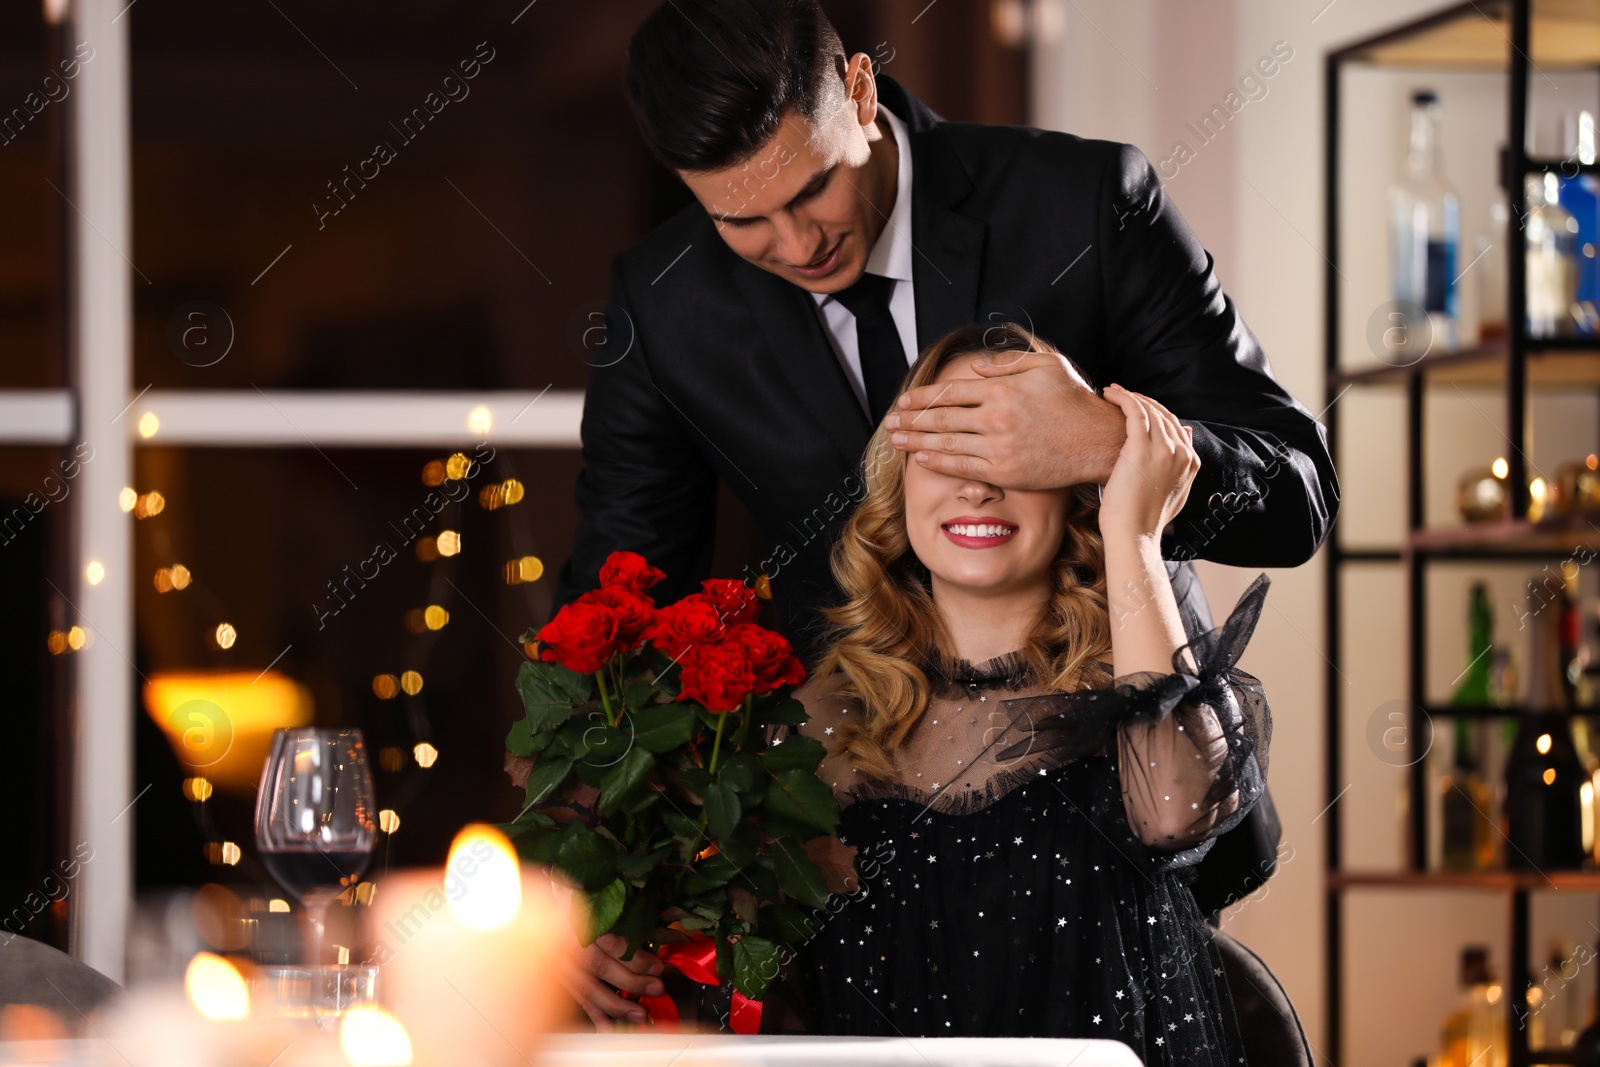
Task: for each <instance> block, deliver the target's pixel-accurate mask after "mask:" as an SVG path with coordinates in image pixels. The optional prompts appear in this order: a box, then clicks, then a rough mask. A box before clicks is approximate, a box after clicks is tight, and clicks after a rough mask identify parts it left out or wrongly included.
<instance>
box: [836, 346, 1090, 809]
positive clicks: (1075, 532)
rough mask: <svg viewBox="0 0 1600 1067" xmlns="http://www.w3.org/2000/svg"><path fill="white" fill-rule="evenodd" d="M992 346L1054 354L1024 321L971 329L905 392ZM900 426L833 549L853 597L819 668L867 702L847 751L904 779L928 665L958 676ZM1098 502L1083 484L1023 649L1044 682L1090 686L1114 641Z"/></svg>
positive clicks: (848, 735) (879, 443)
mask: <svg viewBox="0 0 1600 1067" xmlns="http://www.w3.org/2000/svg"><path fill="white" fill-rule="evenodd" d="M982 352H1018V353H1027V352H1052V353H1054V352H1055V349H1054V348H1053V347H1051V346H1050V345H1049V344H1048V343H1046V342H1045V341H1043V340H1041V339H1040V338H1039V337H1037V336H1035V335H1034V334H1033V333H1032V332H1031V331H1029V330H1027V329H1024V328H1023V327H1021V326H1018V325H1016V324H1015V323H1010V322H1008V323H1004V324H1001V325H998V326H983V325H975V326H965V327H962V328H960V329H957V330H955V331H954V332H952V333H950V334H949V335H947V336H945V337H944V338H942V339H941V340H939V341H937V342H935V343H934V344H932V345H930V346H929V347H928V348H927V349H926V350H925V351H924V352H923V353H922V355H921V357H920V358H919V359H918V360H917V362H916V363H915V365H913V366H912V368H911V371H910V373H909V374H908V375H907V376H906V380H905V382H904V383H903V384H902V386H901V391H902V392H904V391H905V390H908V389H913V388H916V387H917V386H922V385H927V384H929V383H931V382H933V381H934V379H936V378H937V377H938V376H939V372H940V371H941V370H943V369H944V368H945V367H946V366H947V365H949V364H950V363H951V362H953V361H954V360H956V359H958V358H960V357H962V356H969V355H975V354H979V353H982ZM1069 362H1070V360H1069ZM1073 368H1074V370H1078V368H1077V366H1076V364H1073ZM1078 373H1079V375H1080V377H1082V376H1083V375H1082V372H1081V370H1078ZM1084 380H1085V381H1087V380H1088V379H1087V378H1086V377H1085V378H1084ZM889 433H890V431H888V430H886V429H885V428H884V427H883V426H882V425H881V424H880V425H879V427H878V429H877V431H876V432H875V433H874V434H873V435H872V439H871V441H870V442H869V443H868V445H867V453H866V462H865V463H864V465H863V466H864V472H863V473H864V476H865V483H866V495H865V497H863V499H862V501H861V503H860V504H859V505H858V506H857V507H856V510H855V512H854V513H853V514H852V515H851V516H850V518H849V520H847V521H846V523H845V525H844V528H843V531H842V533H841V535H840V537H839V540H838V542H837V543H836V544H835V545H834V547H833V557H832V563H833V573H834V577H835V578H836V579H837V581H838V583H839V587H840V589H841V590H842V592H843V593H844V600H843V601H842V602H841V603H839V604H838V605H837V606H835V607H831V608H827V609H825V610H824V615H825V616H826V617H827V619H828V620H829V622H830V624H831V625H830V628H829V631H828V634H827V641H826V649H827V650H826V652H824V654H823V656H822V659H821V662H820V663H819V664H818V666H817V670H816V671H815V672H814V673H815V674H816V675H817V676H818V677H819V678H826V677H829V676H830V675H832V674H833V673H834V672H835V671H839V672H842V674H843V680H842V682H841V684H840V688H839V690H838V693H839V695H840V696H844V697H854V698H856V699H857V700H858V701H859V703H860V704H861V707H862V711H863V713H864V720H862V721H857V722H851V723H849V724H847V725H846V726H845V727H844V728H843V729H842V730H841V733H840V737H839V740H838V742H837V748H836V750H843V751H845V752H846V753H848V756H849V759H850V762H851V764H852V765H853V766H854V767H855V768H856V770H857V771H858V772H859V773H861V774H864V775H867V776H868V777H872V778H878V779H885V778H889V777H892V776H893V774H894V763H893V753H894V751H895V749H896V748H897V747H898V746H899V745H900V743H901V741H902V740H903V739H904V738H905V736H906V734H907V733H908V732H909V731H910V730H911V728H912V726H914V725H915V724H916V722H917V720H918V719H919V718H920V717H921V715H922V713H923V711H924V710H925V709H926V708H927V706H928V698H929V696H930V694H931V692H932V688H933V687H932V684H931V683H930V681H929V679H928V672H929V671H930V670H931V671H934V672H936V674H938V675H941V676H942V677H943V678H946V679H948V678H950V677H951V676H952V671H953V669H954V666H955V663H954V658H953V656H952V655H951V654H950V641H949V635H948V634H947V633H946V631H945V627H944V623H943V620H942V618H941V617H940V615H939V612H938V610H937V609H936V607H935V605H934V602H933V594H932V591H931V587H930V579H929V574H928V570H927V568H926V567H925V566H924V565H923V564H922V561H921V560H919V559H918V558H917V556H916V554H915V553H914V552H913V551H912V549H911V541H910V539H909V537H908V536H907V533H906V521H905V518H906V513H905V465H906V463H907V462H908V461H909V457H908V453H904V452H900V451H898V450H896V449H895V448H894V447H893V446H892V445H891V444H890V443H889ZM1099 503H1100V501H1099V494H1098V492H1097V491H1096V487H1095V486H1094V485H1093V484H1084V485H1079V486H1076V487H1074V489H1073V491H1072V493H1071V496H1070V500H1069V504H1068V509H1069V510H1068V514H1067V521H1066V536H1065V537H1064V538H1063V539H1062V542H1061V549H1060V551H1059V552H1058V553H1057V554H1056V558H1055V564H1054V567H1053V568H1052V572H1051V573H1052V578H1053V581H1054V586H1055V591H1054V595H1053V596H1051V598H1050V600H1049V602H1048V603H1047V605H1046V606H1045V609H1044V610H1043V611H1042V612H1041V613H1040V615H1039V618H1038V620H1037V621H1036V622H1035V623H1034V626H1033V629H1032V631H1031V632H1030V633H1029V635H1028V639H1027V643H1026V645H1025V646H1024V648H1023V649H1022V650H1021V651H1023V652H1024V653H1025V654H1026V657H1027V662H1028V666H1029V667H1030V668H1031V669H1032V671H1033V674H1034V677H1036V678H1043V679H1047V680H1048V686H1049V688H1051V689H1054V690H1072V689H1076V688H1079V687H1080V685H1081V684H1082V683H1083V680H1084V678H1085V675H1086V674H1087V673H1092V672H1093V671H1094V670H1096V669H1095V668H1093V667H1092V661H1093V660H1095V659H1096V658H1099V657H1104V656H1105V655H1106V653H1107V652H1108V651H1109V650H1110V648H1111V622H1110V611H1109V607H1108V603H1107V599H1106V584H1105V553H1104V546H1103V543H1102V542H1101V539H1100V530H1099V525H1098V523H1097V521H1096V517H1095V516H1096V511H1097V509H1098V508H1099Z"/></svg>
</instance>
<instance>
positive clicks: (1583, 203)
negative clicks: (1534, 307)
mask: <svg viewBox="0 0 1600 1067" xmlns="http://www.w3.org/2000/svg"><path fill="white" fill-rule="evenodd" d="M1561 151H1562V152H1563V158H1562V166H1561V178H1560V182H1561V191H1560V194H1559V200H1560V202H1561V206H1562V207H1563V208H1565V209H1566V211H1567V213H1568V214H1569V215H1571V216H1572V219H1573V222H1574V223H1576V225H1577V230H1576V233H1577V242H1576V244H1577V249H1576V252H1577V254H1576V257H1575V259H1576V262H1577V268H1578V300H1577V309H1578V311H1577V315H1576V316H1575V318H1576V320H1577V327H1578V333H1579V334H1580V335H1581V336H1586V337H1592V336H1594V335H1595V333H1596V332H1597V331H1600V259H1597V258H1596V254H1597V248H1596V246H1597V245H1600V183H1596V181H1595V180H1594V176H1593V175H1591V174H1584V173H1581V172H1580V173H1575V174H1568V173H1567V171H1568V169H1569V166H1568V161H1571V162H1572V163H1593V162H1594V160H1595V129H1594V113H1593V112H1592V111H1578V112H1570V111H1569V112H1567V113H1566V114H1565V115H1563V116H1562V117H1561ZM1571 169H1572V170H1576V169H1577V168H1576V167H1573V168H1571Z"/></svg>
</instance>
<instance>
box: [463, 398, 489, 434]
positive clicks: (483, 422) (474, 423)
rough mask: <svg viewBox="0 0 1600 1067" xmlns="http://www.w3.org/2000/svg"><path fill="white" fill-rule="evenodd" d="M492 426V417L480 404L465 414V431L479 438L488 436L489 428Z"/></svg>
mask: <svg viewBox="0 0 1600 1067" xmlns="http://www.w3.org/2000/svg"><path fill="white" fill-rule="evenodd" d="M493 424H494V416H493V415H491V414H489V409H488V408H487V407H485V406H484V405H482V404H479V405H478V406H477V407H475V408H473V409H472V411H471V412H469V413H468V414H467V429H468V430H470V431H472V432H473V433H474V434H476V435H477V436H479V437H486V436H488V433H489V427H490V426H492V425H493Z"/></svg>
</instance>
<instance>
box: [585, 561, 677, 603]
mask: <svg viewBox="0 0 1600 1067" xmlns="http://www.w3.org/2000/svg"><path fill="white" fill-rule="evenodd" d="M666 576H667V574H666V572H665V571H663V570H661V569H660V568H659V567H652V566H650V564H648V563H646V562H645V561H644V557H643V556H641V555H639V553H637V552H613V553H611V555H609V556H607V557H606V561H605V563H604V564H603V565H602V566H601V568H600V585H601V586H602V587H606V588H611V587H614V586H621V587H622V588H624V589H627V590H628V591H630V592H633V593H638V594H640V595H643V594H644V591H645V590H646V589H649V588H650V587H651V586H652V585H655V584H656V583H657V582H659V581H660V580H661V579H663V578H665V577H666Z"/></svg>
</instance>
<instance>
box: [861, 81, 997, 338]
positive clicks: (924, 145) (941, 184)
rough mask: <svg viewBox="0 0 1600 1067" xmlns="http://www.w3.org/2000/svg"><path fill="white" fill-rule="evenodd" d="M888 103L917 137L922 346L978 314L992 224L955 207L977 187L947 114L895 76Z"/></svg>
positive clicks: (881, 84)
mask: <svg viewBox="0 0 1600 1067" xmlns="http://www.w3.org/2000/svg"><path fill="white" fill-rule="evenodd" d="M878 91H879V93H880V94H881V96H882V98H883V102H884V103H885V104H887V105H888V107H889V109H890V110H891V111H893V112H894V113H895V114H896V115H898V116H900V117H901V119H902V120H903V121H904V122H905V124H906V126H907V127H908V129H909V132H910V139H911V283H912V287H913V289H914V291H915V292H916V296H917V349H918V351H921V350H922V349H924V348H926V347H928V346H929V345H930V344H932V343H933V342H935V341H937V340H938V339H939V338H941V337H943V336H944V335H945V334H947V333H949V332H950V331H951V330H953V329H955V328H956V327H957V326H965V325H967V324H968V323H971V322H974V321H976V319H977V317H978V280H979V277H978V276H979V273H980V268H979V264H980V262H981V258H982V256H983V242H984V235H985V232H986V231H987V229H988V227H987V225H986V224H985V223H983V222H981V221H979V220H977V219H973V218H969V217H967V216H966V215H962V214H960V213H959V212H957V211H956V210H955V208H956V207H957V206H958V205H959V204H960V203H961V202H962V201H963V200H965V199H966V197H967V196H968V194H970V193H971V192H972V182H971V180H970V179H969V178H968V176H967V168H966V166H965V164H963V163H962V162H961V159H960V157H959V156H957V155H956V153H955V150H954V149H953V148H951V146H950V141H949V137H948V135H947V133H946V131H945V129H944V127H943V120H942V119H940V118H939V116H938V115H935V114H934V113H933V112H932V111H931V110H929V108H928V106H927V105H926V104H924V103H923V102H922V101H921V100H918V99H917V98H916V97H914V96H912V95H911V94H910V93H909V92H907V91H906V89H905V87H904V86H902V85H901V84H900V83H899V82H896V81H895V80H894V79H893V78H889V77H880V78H879V80H878Z"/></svg>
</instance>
